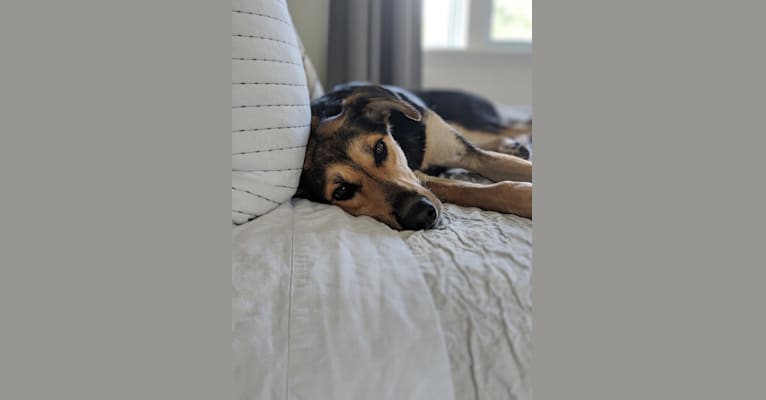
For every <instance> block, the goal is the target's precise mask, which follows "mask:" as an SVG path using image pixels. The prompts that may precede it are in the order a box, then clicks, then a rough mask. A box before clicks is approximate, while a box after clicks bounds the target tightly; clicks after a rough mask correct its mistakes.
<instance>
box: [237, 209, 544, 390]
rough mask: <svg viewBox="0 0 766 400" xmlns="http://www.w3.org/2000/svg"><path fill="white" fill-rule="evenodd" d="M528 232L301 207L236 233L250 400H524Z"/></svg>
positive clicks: (472, 216) (242, 376)
mask: <svg viewBox="0 0 766 400" xmlns="http://www.w3.org/2000/svg"><path fill="white" fill-rule="evenodd" d="M531 227H532V223H531V221H530V220H527V219H523V218H519V217H515V216H512V215H502V214H498V213H494V212H486V211H480V210H478V209H473V208H462V207H458V206H454V205H449V204H447V205H445V210H444V220H443V223H442V224H441V225H440V226H439V227H438V228H437V229H433V230H429V231H425V232H411V231H410V232H397V231H394V230H391V229H390V228H388V227H387V226H385V225H383V224H381V223H378V222H376V221H374V220H372V219H371V218H368V217H358V218H356V217H352V216H350V215H348V214H346V213H344V212H343V211H342V210H340V209H339V208H337V207H333V206H327V205H322V204H316V203H311V202H309V201H306V200H296V199H293V200H292V201H291V202H289V203H287V204H284V205H282V206H280V207H279V208H277V209H276V210H274V211H272V212H270V213H268V214H266V215H264V216H263V217H261V218H258V219H257V220H255V221H253V222H250V223H248V224H245V225H243V226H240V227H237V228H235V229H234V230H233V235H232V241H233V249H232V286H233V289H234V293H233V296H232V331H233V350H234V358H235V383H236V387H237V392H238V397H239V398H242V399H319V400H322V399H334V400H342V399H373V400H374V399H392V400H393V399H439V400H442V399H444V400H449V399H461V400H462V399H528V398H530V389H529V378H528V375H527V371H528V369H529V362H530V334H531V293H530V274H531Z"/></svg>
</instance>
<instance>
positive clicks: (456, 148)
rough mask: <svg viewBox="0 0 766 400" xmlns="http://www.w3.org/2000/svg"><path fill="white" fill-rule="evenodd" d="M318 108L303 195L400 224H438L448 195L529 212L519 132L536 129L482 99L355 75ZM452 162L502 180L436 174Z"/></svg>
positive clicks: (528, 178)
mask: <svg viewBox="0 0 766 400" xmlns="http://www.w3.org/2000/svg"><path fill="white" fill-rule="evenodd" d="M311 113H312V118H311V134H310V136H309V141H308V147H307V149H306V157H305V161H304V164H303V172H302V174H301V178H300V184H299V188H298V193H297V194H296V196H299V197H305V198H307V199H309V200H312V201H316V202H321V203H329V204H335V205H337V206H339V207H340V208H342V209H343V210H345V211H346V212H348V213H350V214H352V215H367V216H370V217H373V218H376V219H378V220H379V221H381V222H383V223H385V224H387V225H389V226H390V227H392V228H394V229H399V230H420V229H429V228H431V227H433V226H435V225H436V224H437V222H438V221H439V218H440V216H441V208H442V203H441V202H448V203H453V204H457V205H461V206H468V207H479V208H482V209H485V210H492V211H499V212H503V213H511V214H516V215H520V216H523V217H528V218H531V217H532V183H531V182H532V163H531V162H530V161H528V160H526V159H525V158H528V156H529V151H528V149H526V148H525V147H524V146H522V145H520V144H519V143H518V142H516V141H514V140H513V137H515V136H517V135H520V134H525V133H529V131H530V129H529V128H528V127H525V128H521V129H519V128H508V127H506V126H504V125H503V124H501V123H500V120H499V118H498V117H497V114H496V112H495V110H494V107H492V105H491V104H489V103H488V102H487V101H485V100H483V99H480V98H477V97H475V96H472V95H468V94H465V93H460V92H421V93H420V96H418V95H416V94H414V93H412V92H410V91H407V90H404V89H401V88H398V87H394V86H380V85H370V84H365V83H350V84H346V85H341V86H337V87H335V88H334V90H333V91H332V92H330V93H327V94H326V95H324V96H322V97H321V98H319V99H317V100H315V101H314V102H313V103H312V105H311ZM445 120H446V121H449V123H448V122H446V121H445ZM447 168H463V169H467V170H469V171H473V172H477V173H479V174H481V175H482V176H484V177H486V178H488V179H490V180H492V181H493V182H495V183H492V184H477V183H470V182H462V181H456V180H450V179H444V178H438V177H436V176H434V175H438V173H439V172H441V171H443V170H444V169H447Z"/></svg>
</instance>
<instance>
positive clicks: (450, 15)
mask: <svg viewBox="0 0 766 400" xmlns="http://www.w3.org/2000/svg"><path fill="white" fill-rule="evenodd" d="M467 17H468V0H423V47H425V48H463V47H465V46H466V39H467V34H466V33H467V32H466V27H467V23H468V19H467Z"/></svg>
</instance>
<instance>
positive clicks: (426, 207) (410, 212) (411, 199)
mask: <svg viewBox="0 0 766 400" xmlns="http://www.w3.org/2000/svg"><path fill="white" fill-rule="evenodd" d="M399 210H401V212H396V213H394V215H395V216H396V222H398V223H399V225H401V226H402V228H403V229H405V230H414V231H417V230H421V229H428V228H431V227H433V226H434V224H435V223H436V219H437V217H438V216H439V215H438V213H437V212H436V207H435V206H434V204H433V203H431V201H430V200H428V199H427V198H426V197H425V196H421V195H412V196H408V197H407V198H405V199H403V201H402V202H401V207H400V208H399Z"/></svg>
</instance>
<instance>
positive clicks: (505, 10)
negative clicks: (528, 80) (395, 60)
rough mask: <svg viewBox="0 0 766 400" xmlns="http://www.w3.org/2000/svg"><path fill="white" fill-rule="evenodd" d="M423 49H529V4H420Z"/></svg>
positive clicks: (466, 0)
mask: <svg viewBox="0 0 766 400" xmlns="http://www.w3.org/2000/svg"><path fill="white" fill-rule="evenodd" d="M422 2H423V48H425V49H487V48H495V49H497V48H503V47H516V48H531V45H532V0H422Z"/></svg>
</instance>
